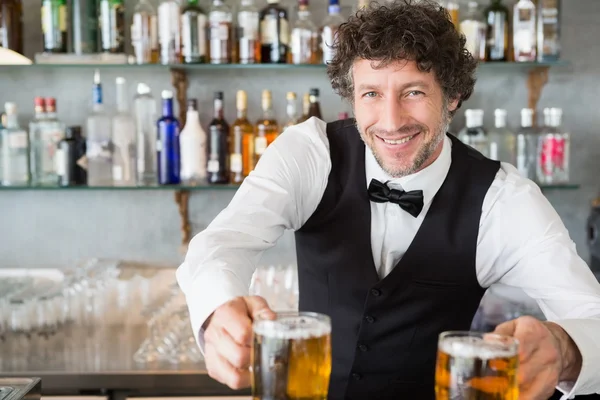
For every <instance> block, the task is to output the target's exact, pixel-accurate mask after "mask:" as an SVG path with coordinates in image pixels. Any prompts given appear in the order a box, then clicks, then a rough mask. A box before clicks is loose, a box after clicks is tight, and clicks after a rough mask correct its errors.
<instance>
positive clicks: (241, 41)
mask: <svg viewBox="0 0 600 400" xmlns="http://www.w3.org/2000/svg"><path fill="white" fill-rule="evenodd" d="M258 29H259V13H258V8H257V7H256V6H255V4H254V0H242V3H241V5H240V9H239V11H238V13H237V51H236V53H237V57H238V62H239V63H240V64H255V63H259V62H260V38H259V37H258Z"/></svg>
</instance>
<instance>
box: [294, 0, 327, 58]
mask: <svg viewBox="0 0 600 400" xmlns="http://www.w3.org/2000/svg"><path fill="white" fill-rule="evenodd" d="M289 55H290V60H289V63H290V64H318V63H320V62H321V60H322V57H321V51H320V49H319V31H318V29H317V26H316V25H315V23H314V22H313V21H312V17H311V13H310V10H309V9H308V0H298V19H297V20H296V22H295V23H294V25H293V27H292V37H291V52H290V54H289Z"/></svg>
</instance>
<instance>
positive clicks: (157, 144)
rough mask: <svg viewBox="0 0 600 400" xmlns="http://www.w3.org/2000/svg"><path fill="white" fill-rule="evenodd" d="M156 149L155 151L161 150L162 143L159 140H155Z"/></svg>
mask: <svg viewBox="0 0 600 400" xmlns="http://www.w3.org/2000/svg"><path fill="white" fill-rule="evenodd" d="M156 151H157V152H161V151H163V145H162V141H160V140H157V141H156Z"/></svg>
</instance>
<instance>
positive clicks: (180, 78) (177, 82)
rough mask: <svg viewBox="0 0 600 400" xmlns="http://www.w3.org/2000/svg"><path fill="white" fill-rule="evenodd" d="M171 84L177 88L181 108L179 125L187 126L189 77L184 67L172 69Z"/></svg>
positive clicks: (178, 104) (176, 94)
mask: <svg viewBox="0 0 600 400" xmlns="http://www.w3.org/2000/svg"><path fill="white" fill-rule="evenodd" d="M171 84H172V85H173V88H175V99H176V100H177V107H178V108H179V118H178V119H179V126H180V127H183V126H185V117H186V114H187V104H186V103H187V89H188V79H187V74H186V72H185V70H184V69H177V68H172V69H171Z"/></svg>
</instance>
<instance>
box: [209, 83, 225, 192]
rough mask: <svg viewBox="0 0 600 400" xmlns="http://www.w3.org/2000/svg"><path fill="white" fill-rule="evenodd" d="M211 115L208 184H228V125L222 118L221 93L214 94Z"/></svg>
mask: <svg viewBox="0 0 600 400" xmlns="http://www.w3.org/2000/svg"><path fill="white" fill-rule="evenodd" d="M213 115H214V116H213V120H212V121H210V125H209V126H208V135H209V140H208V149H207V150H208V166H207V171H208V183H211V184H212V183H228V182H229V165H228V163H229V157H228V153H229V125H228V124H227V121H225V118H224V117H223V92H216V93H215V100H214V114H213Z"/></svg>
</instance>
